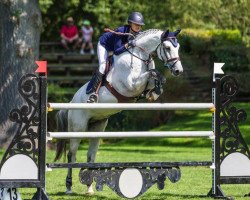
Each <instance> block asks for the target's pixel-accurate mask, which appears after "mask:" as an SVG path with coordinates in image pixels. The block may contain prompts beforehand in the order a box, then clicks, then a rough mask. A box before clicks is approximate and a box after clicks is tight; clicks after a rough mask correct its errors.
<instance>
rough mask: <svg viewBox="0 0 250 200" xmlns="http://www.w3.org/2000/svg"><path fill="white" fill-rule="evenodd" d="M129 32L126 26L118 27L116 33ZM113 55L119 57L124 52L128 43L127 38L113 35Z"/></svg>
mask: <svg viewBox="0 0 250 200" xmlns="http://www.w3.org/2000/svg"><path fill="white" fill-rule="evenodd" d="M128 31H129V28H128V27H127V26H122V27H119V28H118V29H117V30H116V32H121V33H126V32H128ZM114 37H115V39H114V54H115V55H119V54H121V53H123V52H124V51H126V46H125V45H126V44H127V42H128V36H127V35H115V36H114Z"/></svg>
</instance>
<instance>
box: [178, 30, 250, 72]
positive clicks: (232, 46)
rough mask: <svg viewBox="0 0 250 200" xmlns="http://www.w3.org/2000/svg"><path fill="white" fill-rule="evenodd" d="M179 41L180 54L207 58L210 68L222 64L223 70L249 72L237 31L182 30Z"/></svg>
mask: <svg viewBox="0 0 250 200" xmlns="http://www.w3.org/2000/svg"><path fill="white" fill-rule="evenodd" d="M179 41H180V44H181V50H182V52H184V53H187V54H193V55H197V56H198V58H202V57H205V56H208V57H209V61H210V63H209V65H210V66H212V63H213V62H224V63H226V65H225V70H228V71H232V72H245V71H249V68H250V67H249V58H248V57H247V48H246V45H245V44H244V42H243V39H242V37H241V34H240V31H239V30H220V29H214V30H202V29H198V30H197V29H184V30H183V31H182V32H181V34H180V38H179Z"/></svg>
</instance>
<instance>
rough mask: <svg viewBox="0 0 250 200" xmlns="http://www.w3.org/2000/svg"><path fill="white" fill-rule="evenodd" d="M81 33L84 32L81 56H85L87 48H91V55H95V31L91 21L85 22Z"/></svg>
mask: <svg viewBox="0 0 250 200" xmlns="http://www.w3.org/2000/svg"><path fill="white" fill-rule="evenodd" d="M81 31H82V47H81V50H80V54H84V50H85V47H86V46H88V47H89V49H90V53H91V54H94V53H95V52H94V47H93V43H92V35H93V33H94V31H93V28H92V26H91V24H90V21H89V20H84V21H83V26H82V29H81Z"/></svg>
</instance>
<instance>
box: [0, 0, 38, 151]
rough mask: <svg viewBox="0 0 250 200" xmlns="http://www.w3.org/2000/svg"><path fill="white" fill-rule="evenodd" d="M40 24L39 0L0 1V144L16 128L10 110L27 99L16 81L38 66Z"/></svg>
mask: <svg viewBox="0 0 250 200" xmlns="http://www.w3.org/2000/svg"><path fill="white" fill-rule="evenodd" d="M41 26H42V23H41V13H40V8H39V3H38V0H18V1H12V0H1V1H0V146H3V145H4V146H5V145H7V144H8V143H9V141H10V137H12V136H13V134H14V133H15V130H16V128H17V127H16V125H15V124H14V123H12V122H11V121H10V120H9V113H10V111H11V110H12V109H13V108H20V106H21V105H22V104H23V103H24V101H23V99H22V98H21V96H20V95H19V94H18V88H17V84H18V82H19V80H20V78H21V77H22V76H23V75H24V74H26V73H34V71H35V69H36V66H35V61H36V60H38V55H39V40H40V31H41Z"/></svg>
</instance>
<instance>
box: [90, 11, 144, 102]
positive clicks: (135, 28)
mask: <svg viewBox="0 0 250 200" xmlns="http://www.w3.org/2000/svg"><path fill="white" fill-rule="evenodd" d="M127 22H128V24H127V25H124V26H121V27H119V28H117V29H116V30H115V32H120V33H131V34H132V35H134V36H136V35H137V34H138V33H140V32H141V28H142V26H143V25H144V19H143V16H142V14H141V13H139V12H132V13H131V14H130V15H129V17H128V21H127ZM134 46H135V41H134V40H133V37H131V36H129V35H118V34H115V33H113V32H107V33H104V34H103V35H102V36H101V37H100V38H99V42H98V44H97V55H98V61H99V69H98V70H97V71H96V72H95V74H94V75H93V77H92V79H91V80H90V83H89V84H88V87H87V90H86V93H87V94H91V95H90V97H89V99H88V101H87V102H88V103H95V102H97V101H98V88H99V86H100V84H101V83H102V80H103V77H104V75H105V68H106V61H107V57H108V54H109V52H113V53H114V54H115V55H120V54H121V53H123V52H124V51H126V50H127V48H129V47H134Z"/></svg>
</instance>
